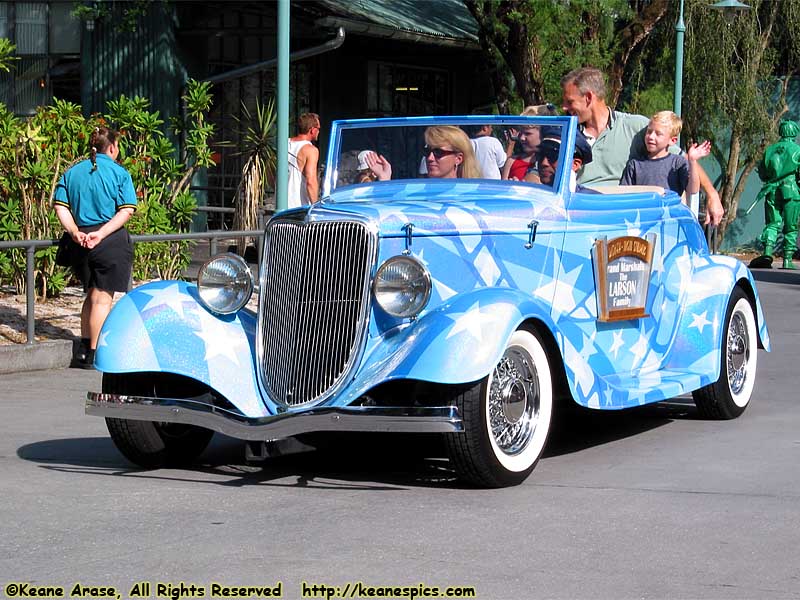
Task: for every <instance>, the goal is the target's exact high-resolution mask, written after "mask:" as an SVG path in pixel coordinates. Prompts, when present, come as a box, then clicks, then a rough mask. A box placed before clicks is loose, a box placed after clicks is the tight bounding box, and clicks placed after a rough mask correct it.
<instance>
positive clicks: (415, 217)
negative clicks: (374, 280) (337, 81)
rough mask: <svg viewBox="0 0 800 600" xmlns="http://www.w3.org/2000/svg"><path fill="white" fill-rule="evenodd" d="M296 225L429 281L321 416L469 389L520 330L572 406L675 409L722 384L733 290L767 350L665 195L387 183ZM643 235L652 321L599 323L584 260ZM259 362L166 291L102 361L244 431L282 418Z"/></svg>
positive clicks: (237, 318)
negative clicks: (338, 238)
mask: <svg viewBox="0 0 800 600" xmlns="http://www.w3.org/2000/svg"><path fill="white" fill-rule="evenodd" d="M570 126H571V127H573V128H574V126H575V124H574V120H572V121H571V122H570ZM335 130H336V128H335ZM571 135H574V131H573V132H572V133H571ZM564 162H565V163H566V164H570V163H571V161H569V160H567V161H564ZM562 178H566V173H562ZM564 180H565V181H566V179H564ZM285 214H289V213H285ZM293 214H295V215H296V216H297V217H301V218H303V219H305V220H307V221H322V220H338V219H357V220H361V221H364V222H367V223H368V224H369V225H370V227H371V228H373V229H374V231H375V234H376V235H377V236H378V239H379V244H378V259H377V261H376V264H375V265H374V268H373V273H374V272H375V271H376V270H377V268H378V267H379V266H380V264H382V263H383V262H384V261H385V260H387V259H389V258H391V257H392V256H396V255H398V254H400V253H402V252H403V251H404V250H408V251H409V252H410V254H411V255H412V256H414V257H416V258H417V259H418V260H420V261H421V262H422V263H423V264H424V265H425V266H426V267H427V268H428V270H429V272H430V275H431V280H432V290H431V297H430V300H429V302H428V305H427V306H426V307H425V309H424V310H423V311H422V312H421V313H420V315H419V316H418V317H417V318H416V319H413V320H410V319H398V318H395V317H391V316H390V315H388V314H386V313H384V312H383V311H382V310H381V309H380V307H378V306H377V305H375V304H374V303H373V305H372V307H371V311H370V319H369V323H368V327H367V330H366V334H365V338H364V340H363V343H362V344H361V345H360V347H359V353H358V355H357V364H356V365H355V367H354V368H353V369H352V371H351V372H350V374H349V378H348V380H347V382H346V383H345V384H344V385H342V386H341V387H339V388H338V389H337V390H336V393H335V394H333V395H331V396H329V397H326V398H324V399H323V400H322V403H323V404H325V405H331V406H344V405H347V404H350V403H353V402H354V401H356V400H357V399H358V398H359V397H360V396H362V395H363V394H365V393H367V392H369V390H370V389H372V388H374V387H376V386H378V385H380V384H381V383H384V382H386V381H390V380H395V379H418V380H424V381H432V382H437V383H446V384H455V383H466V382H472V381H477V380H479V379H481V378H482V377H485V376H486V375H487V374H488V373H490V372H491V370H492V369H493V367H494V365H495V364H496V363H497V361H498V360H499V358H500V357H501V356H502V354H503V352H504V350H505V347H506V344H507V342H508V340H509V338H510V336H511V334H512V333H513V332H514V331H515V330H516V329H517V328H518V327H520V326H521V325H522V324H523V323H526V322H528V323H531V324H535V325H536V326H538V327H540V328H541V329H542V330H543V331H546V332H549V335H551V336H552V338H553V339H554V341H555V344H556V346H557V347H558V350H559V354H560V356H559V357H555V358H556V359H557V360H560V361H561V362H562V364H563V365H564V370H565V373H566V376H567V381H568V383H569V386H570V389H571V391H572V395H573V398H574V399H575V401H576V402H577V403H579V404H581V405H583V406H588V407H592V408H599V409H620V408H627V407H631V406H638V405H640V404H644V403H648V402H655V401H659V400H664V399H667V398H671V397H674V396H677V395H681V394H683V393H686V392H689V391H692V390H694V389H697V388H699V387H702V386H704V385H708V384H710V383H713V382H714V381H716V380H717V378H718V377H719V373H720V360H721V350H720V349H721V346H722V343H723V340H722V338H723V331H722V329H723V325H724V317H725V311H726V307H727V303H728V299H729V297H730V294H731V292H732V290H733V288H734V286H736V285H741V286H742V287H744V289H745V290H746V291H747V292H748V293H750V294H751V295H752V297H753V299H754V304H755V307H756V313H757V314H756V318H757V322H758V332H759V337H760V342H761V344H762V345H763V347H764V348H766V349H769V334H768V332H767V327H766V323H765V321H764V315H763V312H762V309H761V305H760V302H759V300H758V293H757V290H756V286H755V282H754V281H753V278H752V276H751V274H750V272H749V271H748V269H747V268H746V267H745V266H744V265H743V264H742V263H740V262H739V261H737V260H735V259H733V258H731V257H726V256H719V255H711V254H709V253H708V249H707V246H706V243H705V239H704V236H703V232H702V230H701V228H700V227H699V225H698V224H697V221H696V219H695V218H694V217H693V215H692V214H691V212H690V211H689V210H688V209H687V208H686V207H685V206H684V205H682V204H681V203H680V200H679V198H678V197H677V195H675V194H674V193H671V192H669V193H667V194H665V195H663V196H662V195H660V194H656V193H652V192H648V193H636V194H628V195H589V194H570V193H569V192H568V191H567V190H566V189H564V190H562V192H561V193H554V192H553V191H552V190H547V189H544V188H543V187H542V186H537V185H529V184H524V183H514V182H501V181H487V180H478V181H471V180H466V181H464V180H455V181H449V182H447V181H443V180H438V181H437V180H423V181H406V182H403V181H388V182H379V183H375V184H368V185H361V186H348V187H345V188H342V189H340V190H334V191H333V193H332V194H331V196H330V197H329V198H327V199H326V200H325V201H324V202H323V203H321V204H317V205H314V206H313V207H311V208H309V209H303V210H299V211H298V210H295V211H293ZM534 221H535V222H536V223H537V227H536V230H535V231H536V235H535V239H533V243H532V245H531V247H529V248H528V247H526V245H527V243H528V242H529V241H530V240H531V239H532V236H531V228H530V225H531V223H532V222H534ZM409 223H411V224H412V225H413V229H412V231H413V236H412V238H411V243H410V246H408V247H407V244H408V241H407V239H406V229H405V227H406V226H407V225H408V224H409ZM649 234H654V235H655V250H654V255H653V262H652V270H651V279H650V287H649V291H648V298H647V305H646V312H647V314H648V316H647V317H645V318H641V319H634V320H629V321H619V322H613V323H603V322H599V321H598V320H597V301H596V293H595V281H594V269H593V265H592V259H591V248H592V245H593V244H594V242H595V240H597V239H599V238H601V237H607V238H608V239H612V238H615V237H619V236H626V235H630V236H638V237H645V236H647V235H649ZM255 347H256V322H255V316H254V315H253V314H252V313H249V312H247V311H241V312H240V313H238V314H236V315H229V316H227V317H223V316H219V315H214V314H212V313H210V312H209V311H207V310H206V309H205V308H203V307H202V305H200V304H199V302H198V300H197V291H196V288H195V287H194V286H193V285H191V284H187V283H183V282H173V281H165V282H157V283H152V284H148V285H146V286H143V287H141V288H137V289H136V290H134V291H133V292H131V293H130V294H128V295H126V296H125V297H123V298H122V299H121V300H120V301H119V302H118V303H117V305H116V306H115V307H114V309H113V311H112V313H111V315H110V316H109V318H108V319H107V321H106V324H105V325H104V327H103V332H102V334H101V343H100V344H99V347H98V352H97V358H96V361H97V366H98V368H99V369H100V370H103V371H110V372H132V371H165V372H172V373H178V374H181V375H185V376H187V377H192V378H195V379H197V380H200V381H202V382H204V383H206V384H208V385H209V386H211V387H212V388H214V389H216V390H217V391H219V392H220V393H221V394H222V395H224V396H225V397H226V398H227V399H228V400H230V402H231V403H233V404H234V405H235V406H236V407H237V408H238V409H239V410H241V412H242V413H243V414H245V415H248V416H264V415H266V414H274V413H275V412H277V410H278V408H277V406H275V404H274V403H272V402H271V400H270V399H269V398H267V397H262V391H261V390H260V389H259V386H258V384H257V377H256V372H255V368H256V366H255V365H256V360H255V356H256V352H255Z"/></svg>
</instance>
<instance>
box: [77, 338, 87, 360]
mask: <svg viewBox="0 0 800 600" xmlns="http://www.w3.org/2000/svg"><path fill="white" fill-rule="evenodd" d="M88 352H89V338H81V341H80V343H79V344H78V351H77V352H75V362H76V363H77V362H85V361H86V354H87V353H88Z"/></svg>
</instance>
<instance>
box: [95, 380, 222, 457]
mask: <svg viewBox="0 0 800 600" xmlns="http://www.w3.org/2000/svg"><path fill="white" fill-rule="evenodd" d="M103 392H106V393H111V394H128V395H131V396H137V395H139V396H157V393H156V390H155V389H154V386H153V385H152V384H151V383H149V377H148V378H146V376H145V375H143V374H140V373H105V374H103ZM106 426H107V427H108V432H109V434H111V439H112V440H113V441H114V445H115V446H116V447H117V449H118V450H119V451H120V452H121V453H122V454H123V456H125V458H127V459H128V460H129V461H131V462H132V463H134V464H135V465H138V466H140V467H144V468H146V469H157V468H159V467H164V466H184V465H187V464H190V463H191V462H193V461H194V460H195V459H196V458H197V457H198V456H200V454H202V453H203V450H205V449H206V447H207V446H208V443H209V442H210V441H211V438H212V436H213V435H214V432H213V431H210V430H208V429H204V428H202V427H197V426H195V425H183V424H181V423H160V422H153V421H134V420H129V419H113V418H106Z"/></svg>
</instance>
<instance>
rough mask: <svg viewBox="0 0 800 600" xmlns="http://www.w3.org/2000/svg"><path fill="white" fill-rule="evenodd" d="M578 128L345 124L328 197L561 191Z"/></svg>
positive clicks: (509, 122) (501, 122)
mask: <svg viewBox="0 0 800 600" xmlns="http://www.w3.org/2000/svg"><path fill="white" fill-rule="evenodd" d="M570 126H571V122H570V119H569V118H568V117H499V116H485V117H475V116H470V117H463V118H457V117H442V118H434V117H416V118H414V117H412V118H406V119H368V120H367V119H363V120H354V121H337V122H335V123H334V126H333V137H332V143H331V145H330V148H329V156H328V164H329V165H332V167H333V168H331V169H329V171H328V173H327V174H326V181H325V184H326V188H327V189H326V191H327V193H330V192H332V191H334V190H336V189H341V188H345V187H348V186H364V185H376V184H380V183H383V182H387V181H404V182H406V183H407V182H408V181H411V180H423V179H424V180H442V179H446V180H449V179H475V180H505V181H508V182H513V183H517V182H523V183H527V184H531V185H536V186H540V187H544V188H547V189H551V190H557V189H558V188H559V184H560V180H561V173H560V171H561V169H560V168H559V166H558V165H559V164H563V163H562V162H561V161H563V160H564V156H565V155H566V150H567V149H566V147H564V148H562V145H561V140H562V139H564V140H567V139H571V138H568V135H569V133H570ZM572 129H573V133H572V135H573V136H574V124H572ZM571 155H572V149H571V148H570V149H569V156H570V157H571Z"/></svg>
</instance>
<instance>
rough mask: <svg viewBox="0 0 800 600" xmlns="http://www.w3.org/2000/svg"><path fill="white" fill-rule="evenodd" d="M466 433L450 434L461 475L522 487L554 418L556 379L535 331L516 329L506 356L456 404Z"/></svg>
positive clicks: (485, 482) (474, 480)
mask: <svg viewBox="0 0 800 600" xmlns="http://www.w3.org/2000/svg"><path fill="white" fill-rule="evenodd" d="M455 404H456V406H457V407H458V409H459V410H460V412H461V415H462V418H463V422H464V431H463V433H450V434H446V443H447V449H448V454H449V456H450V460H451V462H452V463H453V465H454V466H455V468H456V470H457V471H458V473H459V475H460V476H461V477H462V478H463V479H466V480H468V481H470V482H472V483H475V484H477V485H480V486H483V487H505V486H511V485H518V484H520V483H522V482H523V481H524V480H525V479H526V478H527V477H528V475H530V473H531V471H533V469H534V467H535V466H536V463H537V462H538V461H539V457H540V456H541V455H542V451H543V450H544V446H545V443H546V442H547V436H548V433H549V432H550V424H551V422H552V418H553V377H552V374H551V368H550V361H549V360H548V356H547V351H546V350H545V348H544V344H543V343H542V340H541V338H540V336H539V334H538V333H537V332H536V331H533V330H529V329H526V328H521V329H518V330H517V331H515V332H514V333H513V334H512V336H511V339H510V340H509V342H508V345H507V346H506V349H505V352H504V353H503V356H502V358H501V359H500V361H499V362H498V363H497V365H496V366H495V368H494V369H493V370H492V372H491V373H490V374H489V375H488V376H487V377H486V378H484V379H483V380H481V381H480V382H478V383H476V384H475V385H474V386H472V387H471V388H469V389H468V390H466V391H465V392H464V393H462V394H460V395H459V396H458V397H457V398H456V401H455Z"/></svg>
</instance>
